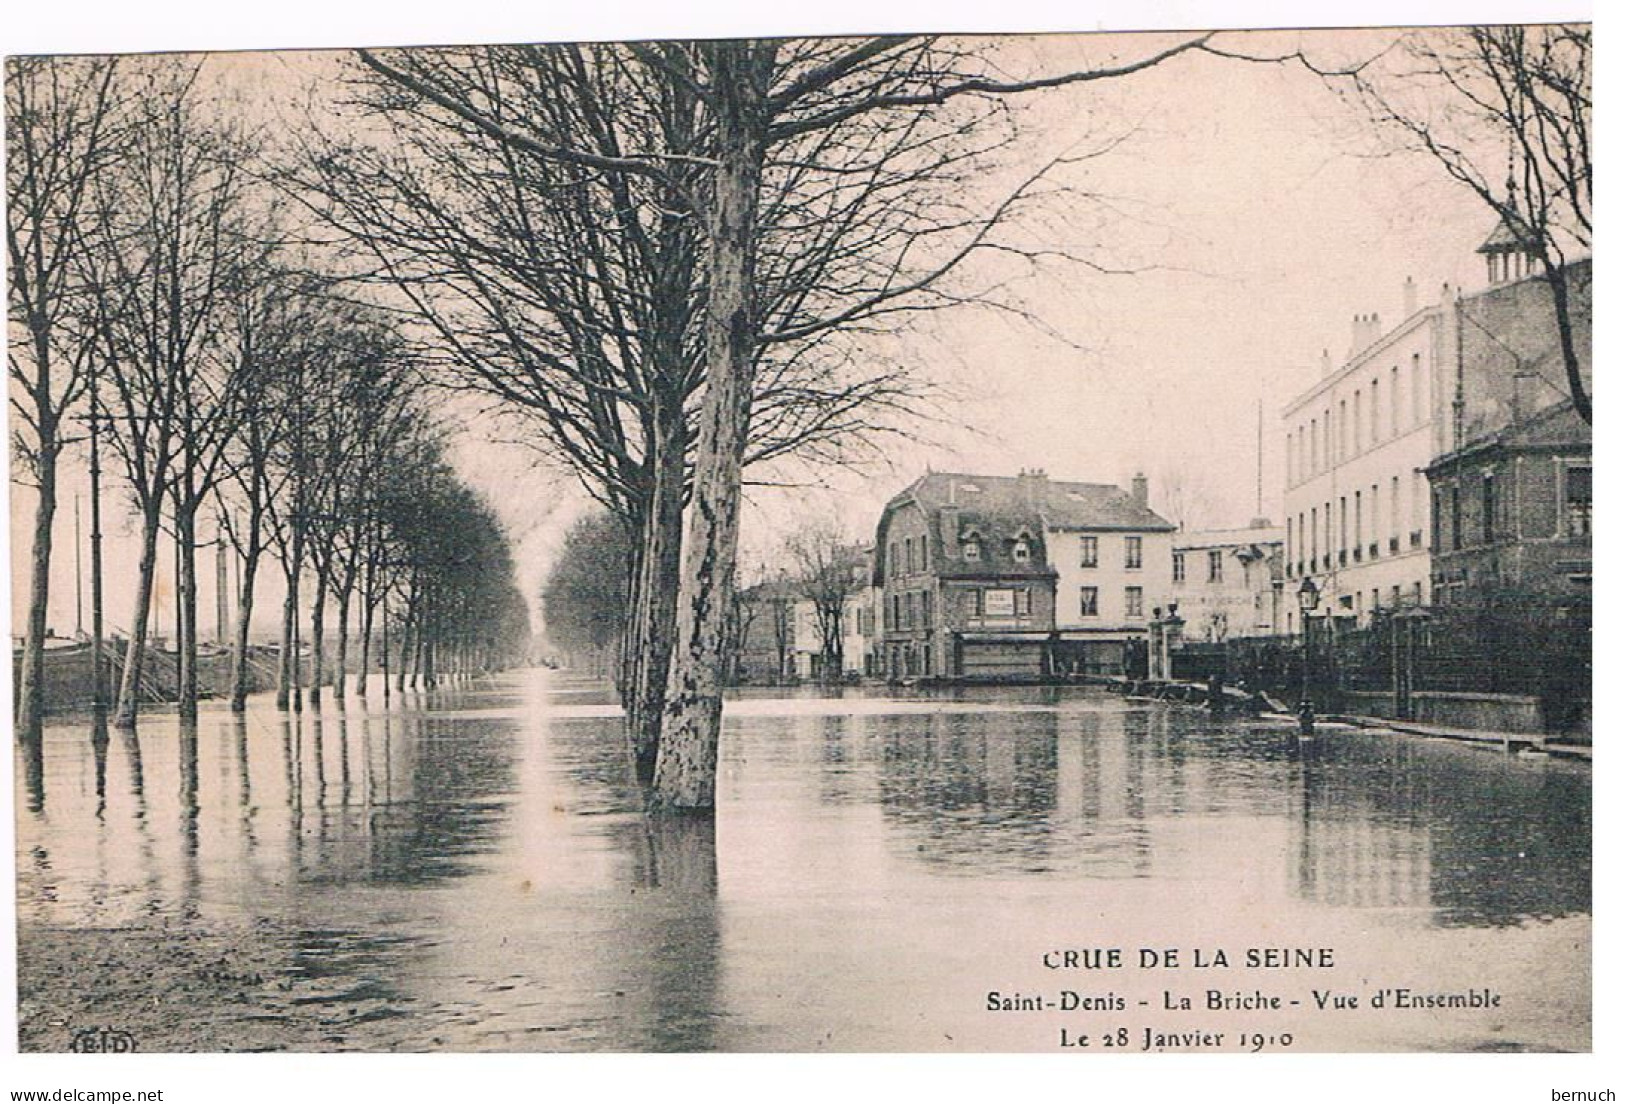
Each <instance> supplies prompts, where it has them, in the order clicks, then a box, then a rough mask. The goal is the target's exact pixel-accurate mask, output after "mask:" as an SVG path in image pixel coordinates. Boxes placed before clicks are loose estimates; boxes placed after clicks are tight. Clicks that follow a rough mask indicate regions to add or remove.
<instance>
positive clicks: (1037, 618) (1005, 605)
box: [874, 471, 1173, 679]
mask: <svg viewBox="0 0 1625 1104" xmlns="http://www.w3.org/2000/svg"><path fill="white" fill-rule="evenodd" d="M1172 530H1173V527H1172V526H1171V525H1169V524H1168V523H1167V522H1166V521H1164V520H1163V519H1162V518H1160V517H1158V516H1157V515H1156V514H1155V513H1154V512H1152V511H1151V509H1150V508H1149V506H1148V505H1147V504H1146V500H1145V483H1144V480H1143V479H1137V480H1136V486H1135V489H1134V490H1133V491H1130V492H1125V491H1124V490H1123V489H1122V488H1120V487H1116V486H1111V485H1107V484H1099V483H1072V482H1060V481H1052V480H1050V479H1049V478H1048V476H1047V475H1046V474H1045V473H1043V472H1041V471H1034V472H1023V473H1022V474H1020V475H1018V476H1016V477H1013V478H1012V477H1008V476H983V475H963V474H953V473H932V474H928V475H926V476H923V477H922V478H920V479H918V480H916V481H915V482H914V483H913V484H911V485H910V486H909V487H908V488H907V489H905V490H904V491H903V492H902V493H900V494H899V495H897V496H896V497H895V498H893V499H892V501H891V502H890V503H888V504H887V506H886V509H885V510H884V511H883V512H882V514H881V518H880V523H879V526H878V528H877V532H876V543H875V573H874V582H875V586H876V587H877V588H878V590H879V607H880V608H879V612H878V621H879V626H878V628H879V634H880V645H879V651H878V655H877V658H878V660H879V666H880V668H881V672H880V673H883V674H884V675H886V676H887V677H890V678H949V679H953V678H971V679H974V678H1041V677H1046V676H1050V675H1054V674H1058V673H1074V672H1075V673H1098V674H1116V673H1121V672H1122V671H1123V670H1124V668H1125V666H1126V665H1127V664H1128V663H1130V662H1131V660H1132V656H1133V655H1134V652H1135V648H1136V646H1138V647H1139V648H1140V649H1142V650H1143V645H1144V640H1145V636H1146V626H1147V624H1148V622H1149V619H1150V616H1151V611H1152V609H1153V608H1154V607H1156V606H1159V605H1161V604H1162V603H1163V602H1165V601H1166V599H1167V593H1168V579H1169V574H1170V572H1171V563H1172V558H1171V546H1170V543H1169V542H1170V534H1171V533H1172Z"/></svg>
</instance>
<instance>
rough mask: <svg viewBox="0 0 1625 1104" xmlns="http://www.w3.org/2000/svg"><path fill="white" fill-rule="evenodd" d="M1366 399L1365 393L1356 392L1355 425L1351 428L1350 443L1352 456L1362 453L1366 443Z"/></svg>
mask: <svg viewBox="0 0 1625 1104" xmlns="http://www.w3.org/2000/svg"><path fill="white" fill-rule="evenodd" d="M1364 399H1365V393H1364V392H1363V391H1358V390H1356V391H1355V392H1354V424H1353V425H1352V426H1350V427H1349V428H1350V434H1349V436H1350V438H1351V441H1350V444H1349V453H1350V455H1353V454H1355V453H1358V452H1359V451H1360V446H1361V445H1362V444H1364V443H1365V402H1364Z"/></svg>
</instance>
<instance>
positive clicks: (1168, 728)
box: [16, 671, 1591, 1051]
mask: <svg viewBox="0 0 1625 1104" xmlns="http://www.w3.org/2000/svg"><path fill="white" fill-rule="evenodd" d="M375 691H376V687H375ZM842 693H844V696H820V695H819V694H818V693H815V692H811V691H807V692H801V691H777V692H766V691H761V692H751V693H750V694H749V696H746V697H743V698H741V699H738V700H730V702H729V706H728V710H727V714H726V722H725V730H724V736H723V748H722V758H723V764H722V774H721V778H720V781H719V804H720V811H719V813H718V816H717V818H716V821H715V823H714V826H713V825H712V824H711V823H710V822H707V821H693V820H685V819H681V818H679V819H677V820H676V821H675V822H672V823H651V822H649V821H646V820H645V818H644V817H643V816H642V815H641V813H640V812H639V798H638V793H637V790H636V787H635V785H634V783H633V781H632V779H631V777H630V773H629V770H628V767H627V765H626V756H625V752H624V747H623V744H622V737H621V734H620V730H619V719H618V711H617V709H616V708H615V707H614V706H613V704H612V698H611V696H610V694H609V693H608V692H607V691H606V690H605V689H603V688H601V687H594V686H589V685H585V684H581V683H575V682H570V681H568V680H567V679H565V678H564V677H563V676H561V675H559V674H557V673H554V672H547V671H526V672H517V673H513V674H509V675H505V676H501V677H499V678H497V679H494V680H491V679H488V680H485V681H483V682H481V683H478V684H475V685H472V686H465V687H456V688H452V689H448V690H444V691H437V692H432V693H427V694H408V695H406V697H405V698H404V699H396V700H395V702H394V703H393V704H394V708H393V709H392V710H390V711H387V712H386V711H383V710H382V709H381V708H379V705H380V703H375V704H374V708H373V709H372V711H369V710H368V709H367V708H366V707H365V706H364V705H363V704H361V703H360V702H358V701H357V700H356V699H352V700H351V701H350V703H349V705H348V708H347V709H345V710H339V709H337V708H335V707H334V706H333V705H332V704H331V703H324V709H323V711H322V712H320V713H311V712H308V711H307V712H306V714H305V715H304V716H303V717H302V718H290V717H285V716H283V715H282V714H279V713H277V712H276V711H275V710H274V709H272V708H271V706H270V702H269V699H267V698H256V699H254V700H253V701H252V702H251V707H250V711H249V712H248V714H247V715H246V717H236V718H234V717H233V716H231V715H230V714H229V713H228V712H226V711H225V709H224V708H223V707H222V706H219V705H218V704H214V703H211V704H209V705H208V706H206V708H205V711H204V713H203V717H202V719H201V721H200V722H199V725H198V728H197V731H196V733H195V735H192V736H188V735H185V734H182V733H181V732H180V731H178V729H177V725H176V721H175V719H174V718H173V717H172V716H162V715H160V716H153V717H150V718H147V719H145V720H144V721H143V723H142V726H141V729H140V731H139V734H138V735H135V736H131V735H129V734H122V733H119V732H117V731H114V732H113V733H112V734H111V740H110V743H109V745H108V747H107V749H106V751H105V755H104V756H98V755H97V753H96V749H95V748H94V747H93V745H92V742H91V740H90V738H89V735H88V726H86V725H84V724H82V723H75V724H71V725H69V724H60V725H57V726H55V727H49V728H48V729H47V732H46V739H45V748H44V761H43V763H42V764H29V763H27V762H25V761H24V756H23V753H22V752H20V751H18V752H16V755H17V757H18V758H17V770H16V779H17V782H16V789H17V794H16V805H17V817H18V825H17V866H18V887H17V892H18V911H19V924H20V930H19V970H20V990H21V995H20V1000H21V1011H20V1017H19V1018H20V1024H21V1032H22V1046H23V1048H24V1049H25V1050H63V1049H67V1048H68V1047H69V1046H70V1045H71V1044H72V1042H73V1040H74V1038H75V1036H76V1034H77V1033H79V1032H81V1031H84V1030H86V1029H89V1028H93V1027H95V1028H104V1029H108V1030H112V1031H117V1032H125V1033H128V1035H129V1036H131V1037H132V1038H133V1039H134V1041H135V1043H136V1045H137V1046H138V1047H139V1049H141V1050H148V1051H152V1050H217V1049H226V1050H237V1049H266V1048H277V1049H280V1048H288V1049H296V1050H311V1049H317V1050H327V1049H361V1050H442V1049H444V1050H479V1051H506V1050H617V1051H627V1050H631V1051H643V1050H657V1051H664V1050H711V1049H720V1050H735V1051H738V1050H752V1051H754V1050H771V1051H804V1050H819V1049H827V1050H841V1051H852V1050H861V1051H870V1050H878V1051H905V1050H906V1051H930V1050H979V1051H986V1050H999V1051H1005V1050H1021V1051H1026V1050H1038V1051H1043V1050H1054V1049H1056V1047H1057V1046H1058V1045H1061V1042H1062V1040H1063V1039H1064V1038H1067V1036H1066V1035H1065V1034H1064V1032H1065V1031H1066V1030H1067V1029H1070V1030H1071V1032H1072V1034H1071V1036H1070V1038H1071V1039H1074V1040H1075V1039H1077V1038H1078V1037H1079V1036H1080V1035H1081V1034H1088V1035H1091V1036H1093V1037H1094V1038H1095V1039H1097V1040H1098V1039H1100V1038H1102V1037H1103V1036H1105V1035H1109V1034H1111V1033H1114V1032H1116V1031H1117V1030H1118V1029H1119V1028H1122V1029H1124V1030H1125V1031H1126V1032H1127V1037H1128V1038H1129V1039H1130V1042H1129V1044H1128V1047H1127V1049H1130V1050H1139V1049H1143V1047H1142V1042H1143V1041H1145V1039H1146V1034H1145V1033H1146V1031H1147V1030H1148V1029H1153V1030H1154V1031H1156V1032H1175V1033H1177V1032H1181V1031H1184V1030H1187V1029H1188V1028H1190V1027H1192V1026H1197V1025H1199V1026H1202V1027H1203V1028H1214V1029H1217V1030H1226V1031H1228V1032H1231V1034H1229V1035H1227V1038H1226V1040H1225V1042H1224V1044H1223V1046H1222V1049H1226V1050H1233V1049H1236V1048H1237V1046H1238V1045H1239V1044H1240V1040H1241V1038H1242V1033H1243V1031H1244V1030H1245V1031H1253V1030H1257V1031H1258V1032H1261V1033H1263V1034H1264V1035H1268V1036H1270V1037H1272V1038H1274V1039H1275V1040H1277V1042H1275V1043H1271V1044H1261V1046H1263V1047H1264V1049H1283V1047H1282V1046H1281V1045H1280V1044H1279V1042H1278V1040H1279V1038H1280V1036H1281V1035H1283V1034H1285V1035H1288V1036H1290V1039H1291V1041H1290V1042H1289V1043H1288V1044H1286V1047H1287V1048H1290V1049H1293V1050H1310V1051H1325V1050H1479V1049H1539V1050H1553V1049H1556V1050H1583V1049H1588V1048H1589V1047H1590V1037H1591V1021H1590V1004H1591V1000H1590V989H1591V979H1590V945H1591V918H1590V909H1591V897H1590V884H1591V857H1590V838H1591V774H1590V768H1589V767H1588V766H1585V765H1577V764H1572V763H1567V762H1562V761H1557V760H1546V759H1538V758H1528V757H1525V758H1519V757H1513V756H1506V755H1503V754H1501V753H1500V752H1498V751H1497V752H1487V751H1484V750H1481V749H1478V748H1472V747H1466V746H1461V745H1456V744H1450V743H1443V742H1435V741H1425V740H1420V739H1416V738H1411V737H1400V736H1395V735H1391V734H1386V733H1376V732H1358V731H1352V730H1342V731H1338V730H1327V731H1325V732H1324V733H1323V734H1322V736H1321V737H1320V738H1319V739H1317V740H1315V741H1314V742H1312V743H1310V744H1307V745H1303V746H1300V744H1299V742H1298V740H1297V739H1296V737H1295V735H1294V733H1293V731H1292V729H1290V728H1289V727H1283V726H1281V725H1279V724H1275V723H1271V722H1268V721H1254V720H1250V719H1230V720H1222V721H1215V720H1214V719H1212V718H1210V717H1209V716H1208V714H1207V713H1206V712H1205V711H1203V710H1200V709H1195V708H1190V707H1182V706H1174V705H1164V704H1150V703H1138V702H1127V701H1123V700H1121V699H1118V698H1115V697H1110V696H1105V695H1101V694H1097V693H1092V692H1087V691H1083V690H1064V691H1056V690H1044V689H1039V688H1032V689H1006V690H997V691H995V690H964V691H959V692H957V694H956V695H955V696H954V697H952V698H950V697H947V696H937V697H928V696H924V695H923V694H922V695H919V696H912V697H895V696H887V695H886V692H885V691H883V690H880V689H853V690H848V691H844V692H837V694H838V695H839V694H842ZM99 760H101V761H99ZM1068 948H1072V949H1078V948H1121V949H1122V950H1123V954H1124V956H1125V957H1126V958H1127V959H1128V960H1129V961H1128V962H1127V964H1126V965H1125V966H1123V967H1121V968H1117V969H1100V970H1085V969H1081V968H1080V969H1071V970H1067V969H1060V970H1057V969H1051V968H1049V966H1048V965H1046V953H1047V952H1051V951H1054V950H1058V949H1068ZM1175 948H1177V949H1180V952H1181V953H1180V957H1179V959H1178V962H1177V964H1175V965H1166V966H1164V965H1157V966H1154V967H1147V966H1144V965H1142V964H1141V963H1140V962H1139V961H1137V958H1138V955H1139V954H1140V952H1141V950H1142V949H1175ZM1266 948H1324V949H1329V951H1328V954H1329V960H1328V963H1327V964H1325V965H1321V966H1317V967H1316V968H1314V969H1280V970H1276V969H1271V968H1268V967H1264V968H1259V969H1249V968H1246V967H1244V965H1243V960H1244V958H1245V955H1246V952H1247V950H1248V949H1266ZM1202 949H1206V950H1207V951H1208V955H1207V957H1208V959H1209V965H1207V966H1205V967H1203V966H1199V965H1198V964H1197V962H1196V961H1195V956H1194V955H1193V953H1192V952H1193V950H1194V951H1201V950H1202ZM1213 951H1220V952H1228V958H1229V962H1228V964H1227V965H1222V966H1220V967H1219V968H1214V965H1213V964H1212V962H1211V960H1212V957H1213V956H1212V952H1213ZM1054 961H1058V960H1057V959H1052V960H1051V962H1054ZM1400 988H1409V989H1411V990H1413V991H1414V992H1416V993H1466V992H1469V991H1478V990H1486V991H1489V992H1492V993H1493V994H1494V995H1495V996H1496V997H1497V998H1498V999H1497V1001H1496V1002H1495V1004H1494V1005H1493V1006H1491V1007H1487V1008H1450V1009H1445V1010H1415V1009H1407V1010H1403V1011H1402V1010H1399V1009H1396V1008H1394V1007H1392V1004H1391V1003H1390V1004H1389V1006H1388V1007H1381V1008H1373V1007H1371V997H1372V995H1373V994H1376V993H1377V992H1379V991H1380V990H1383V989H1389V990H1393V989H1400ZM1210 989H1212V990H1218V991H1219V992H1220V993H1221V996H1228V995H1229V994H1231V993H1238V994H1241V995H1250V994H1252V993H1253V992H1254V991H1258V992H1260V993H1261V994H1262V995H1265V996H1271V995H1275V994H1278V995H1280V997H1281V998H1283V1007H1281V1008H1280V1009H1278V1010H1263V1011H1260V1010H1256V1009H1250V1010H1247V1011H1245V1012H1242V1013H1236V1014H1234V1015H1232V1014H1231V1013H1229V1012H1223V1013H1217V1012H1211V1011H1207V1010H1205V1006H1204V1004H1205V1002H1206V1001H1207V1000H1208V999H1209V998H1208V996H1207V994H1208V991H1209V990H1210ZM1063 990H1064V991H1074V992H1076V993H1077V994H1082V995H1084V996H1091V997H1100V998H1102V999H1104V998H1105V997H1107V996H1108V995H1109V996H1111V997H1113V998H1114V999H1115V998H1121V1000H1122V1005H1123V1010H1122V1011H1116V1010H1114V1008H1113V1007H1112V1006H1111V1005H1109V1004H1103V1005H1101V1006H1100V1007H1102V1008H1105V1010H1104V1011H1099V1010H1095V1011H1089V1010H1085V1011H1071V1012H1068V1011H1065V1010H1064V1008H1061V1009H1052V1008H1050V1007H1049V1006H1048V1005H1045V1004H1043V1002H1044V1001H1048V1000H1057V1001H1058V1000H1059V999H1060V994H1061V993H1062V991H1063ZM1314 990H1320V991H1327V992H1330V991H1334V990H1335V991H1336V992H1338V993H1344V994H1358V995H1359V996H1360V997H1361V998H1362V999H1361V1001H1360V1003H1359V1004H1358V1005H1357V1006H1355V1007H1345V1008H1343V1009H1342V1010H1339V1011H1332V1010H1327V1009H1320V1008H1317V1007H1315V1001H1314V997H1313V991H1314ZM990 993H998V994H1000V995H1001V996H1002V997H1008V996H1012V995H1018V994H1019V995H1022V996H1026V995H1032V994H1036V995H1038V996H1039V997H1040V999H1041V1005H1043V1006H1042V1007H1040V1008H1038V1009H1037V1010H1031V1011H1020V1010H1013V1011H1008V1012H1004V1011H994V1010H990V1004H992V1003H995V1002H994V1001H991V1000H990ZM1181 996H1188V997H1190V998H1192V999H1193V1001H1194V1006H1193V1010H1190V1011H1185V1010H1180V1009H1178V1008H1177V1007H1171V1006H1170V1005H1169V1001H1170V999H1175V1000H1177V998H1179V997H1181ZM1141 1001H1145V1002H1146V1004H1144V1005H1142V1004H1141V1003H1140V1002H1141ZM1288 1001H1293V1002H1297V1003H1293V1004H1288V1003H1286V1002H1288ZM1391 1001H1392V998H1390V1002H1391ZM1221 1021H1223V1022H1221ZM1202 1045H1206V1044H1202ZM1176 1048H1184V1047H1183V1044H1176ZM1096 1049H1098V1043H1097V1047H1096ZM1152 1049H1156V1047H1154V1046H1153V1047H1152Z"/></svg>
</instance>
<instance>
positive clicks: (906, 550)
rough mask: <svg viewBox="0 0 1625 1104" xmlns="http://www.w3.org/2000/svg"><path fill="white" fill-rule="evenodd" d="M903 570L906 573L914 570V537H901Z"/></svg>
mask: <svg viewBox="0 0 1625 1104" xmlns="http://www.w3.org/2000/svg"><path fill="white" fill-rule="evenodd" d="M903 570H904V572H907V573H912V572H913V571H914V538H913V537H904V538H903Z"/></svg>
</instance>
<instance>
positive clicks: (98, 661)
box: [90, 364, 107, 732]
mask: <svg viewBox="0 0 1625 1104" xmlns="http://www.w3.org/2000/svg"><path fill="white" fill-rule="evenodd" d="M101 421H102V414H101V398H100V395H99V393H98V391H97V389H96V369H95V366H94V364H92V367H91V370H90V649H91V660H90V681H91V706H90V708H91V719H92V722H93V724H94V726H95V730H96V731H98V732H100V731H102V730H103V729H104V728H105V727H106V726H107V691H106V688H105V687H106V678H105V677H104V671H103V667H102V461H101V448H100V442H101Z"/></svg>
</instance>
